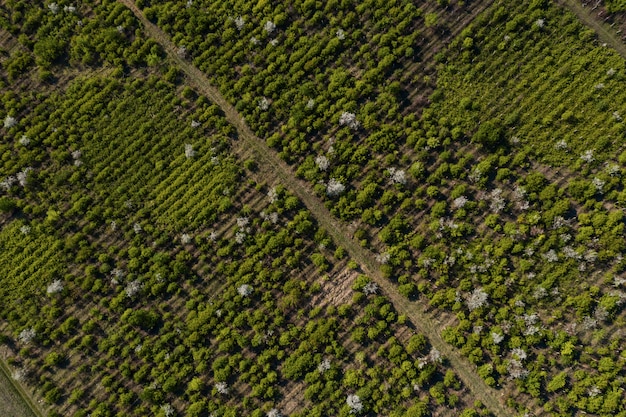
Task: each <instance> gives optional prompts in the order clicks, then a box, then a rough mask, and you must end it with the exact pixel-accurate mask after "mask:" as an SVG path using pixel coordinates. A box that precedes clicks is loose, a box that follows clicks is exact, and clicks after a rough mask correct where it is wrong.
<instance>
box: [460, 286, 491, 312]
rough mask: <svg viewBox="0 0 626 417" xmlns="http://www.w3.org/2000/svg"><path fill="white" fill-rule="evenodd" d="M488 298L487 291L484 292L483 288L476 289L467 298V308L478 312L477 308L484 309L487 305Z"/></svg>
mask: <svg viewBox="0 0 626 417" xmlns="http://www.w3.org/2000/svg"><path fill="white" fill-rule="evenodd" d="M487 298H489V296H488V295H487V293H486V292H485V290H483V289H482V288H476V289H474V291H472V293H471V294H470V295H469V297H467V300H466V303H467V308H468V309H469V310H470V311H472V310H476V309H477V308H480V307H483V306H484V305H486V304H487Z"/></svg>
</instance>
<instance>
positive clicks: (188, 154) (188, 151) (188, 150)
mask: <svg viewBox="0 0 626 417" xmlns="http://www.w3.org/2000/svg"><path fill="white" fill-rule="evenodd" d="M194 156H196V151H194V150H193V145H192V144H190V143H185V158H193V157H194Z"/></svg>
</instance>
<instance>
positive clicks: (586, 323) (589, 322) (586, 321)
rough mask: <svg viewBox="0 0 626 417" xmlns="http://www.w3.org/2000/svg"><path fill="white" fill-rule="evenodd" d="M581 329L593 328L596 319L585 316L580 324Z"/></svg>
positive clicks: (595, 325)
mask: <svg viewBox="0 0 626 417" xmlns="http://www.w3.org/2000/svg"><path fill="white" fill-rule="evenodd" d="M581 326H582V328H583V330H591V329H595V328H596V327H597V326H598V320H597V319H596V318H594V317H590V316H585V317H583V322H582V324H581Z"/></svg>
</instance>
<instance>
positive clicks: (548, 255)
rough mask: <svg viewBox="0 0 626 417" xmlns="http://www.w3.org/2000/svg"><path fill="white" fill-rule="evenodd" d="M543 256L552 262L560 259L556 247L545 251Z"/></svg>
mask: <svg viewBox="0 0 626 417" xmlns="http://www.w3.org/2000/svg"><path fill="white" fill-rule="evenodd" d="M541 256H542V257H543V259H545V260H546V261H548V262H550V263H554V262H557V261H558V260H559V256H558V255H557V254H556V252H555V251H554V249H550V250H549V251H548V252H546V253H544V254H543V255H541Z"/></svg>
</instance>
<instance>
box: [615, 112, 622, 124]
mask: <svg viewBox="0 0 626 417" xmlns="http://www.w3.org/2000/svg"><path fill="white" fill-rule="evenodd" d="M613 119H615V121H617V122H621V121H622V116H621V115H620V114H619V112H618V111H617V110H615V111H614V112H613Z"/></svg>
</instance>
